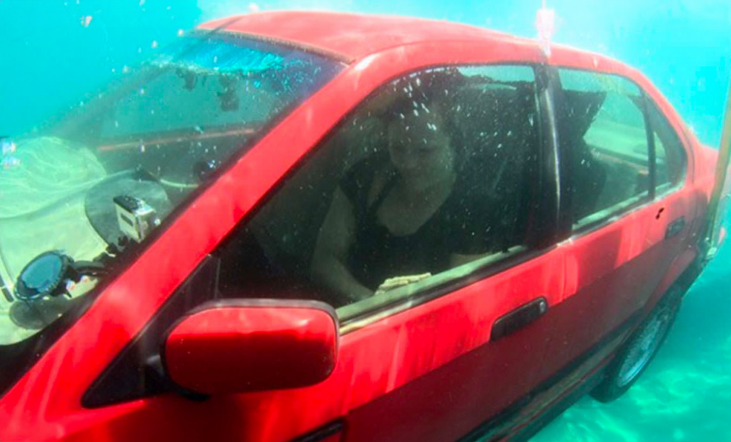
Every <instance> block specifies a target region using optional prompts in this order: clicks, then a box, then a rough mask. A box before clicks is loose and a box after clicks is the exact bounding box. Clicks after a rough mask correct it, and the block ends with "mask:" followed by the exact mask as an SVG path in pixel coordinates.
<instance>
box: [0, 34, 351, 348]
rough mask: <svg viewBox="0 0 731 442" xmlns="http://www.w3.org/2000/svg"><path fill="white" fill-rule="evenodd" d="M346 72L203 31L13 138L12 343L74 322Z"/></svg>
mask: <svg viewBox="0 0 731 442" xmlns="http://www.w3.org/2000/svg"><path fill="white" fill-rule="evenodd" d="M341 67H342V65H341V63H339V62H338V61H336V60H332V59H330V58H327V57H324V56H321V55H317V54H313V53H309V52H305V51H302V50H299V49H296V48H293V47H289V46H284V45H277V44H273V43H270V42H262V41H256V40H253V39H248V38H241V37H238V36H235V35H231V34H225V33H210V32H205V33H204V32H197V33H192V34H190V35H188V36H185V37H181V38H180V39H178V41H177V42H176V44H174V45H173V46H171V47H169V48H167V49H166V50H164V51H163V53H162V55H160V56H159V57H158V58H156V59H154V60H151V61H149V62H147V63H145V64H143V65H142V66H141V67H140V68H139V69H135V70H134V72H128V75H126V76H125V78H124V80H123V81H121V82H120V84H117V85H114V86H113V87H111V88H107V89H106V90H105V92H103V93H100V94H98V95H97V96H96V97H95V99H94V100H90V101H89V102H87V103H81V104H80V105H79V106H78V107H77V108H76V109H74V110H73V111H72V112H71V114H70V115H68V116H66V117H64V118H62V119H61V120H60V121H59V122H58V123H56V124H54V125H50V127H49V128H48V129H47V130H45V131H39V132H36V133H32V134H25V135H23V134H20V135H17V136H14V137H3V138H1V139H0V143H2V148H3V155H4V157H7V158H12V159H13V161H12V162H6V163H7V164H4V166H3V168H2V169H0V283H1V290H2V296H0V309H1V310H3V314H2V315H0V345H8V344H13V343H16V342H20V341H23V340H24V339H25V338H27V337H29V336H31V335H33V334H35V333H37V332H38V331H39V330H43V329H44V328H45V327H47V326H48V325H49V324H50V323H52V322H54V321H55V320H56V319H57V318H59V317H60V316H62V315H63V313H64V312H65V311H67V310H68V309H69V307H70V306H72V305H73V304H74V303H75V302H77V301H76V300H78V299H80V297H81V296H82V295H84V294H86V293H88V292H89V291H90V290H91V289H92V288H93V287H94V286H95V285H97V284H98V283H99V281H100V280H102V279H103V278H104V277H105V275H108V274H109V273H110V272H109V269H110V268H111V267H113V266H114V263H115V261H117V260H118V258H119V256H120V255H122V254H124V253H125V250H128V249H129V248H131V247H133V246H135V245H136V244H139V243H143V242H144V241H145V238H146V237H147V236H149V235H150V233H151V232H152V231H153V230H155V229H159V228H160V225H162V224H164V223H165V220H166V217H167V216H168V215H169V214H170V213H171V212H172V211H173V210H174V209H175V208H176V207H178V206H180V205H181V204H183V203H184V202H185V201H186V200H187V197H188V196H189V195H190V194H191V192H192V191H193V190H195V189H196V188H198V187H199V186H201V185H203V184H205V183H206V182H207V181H210V179H211V177H212V176H215V173H216V170H217V169H218V168H219V167H220V166H221V165H222V164H225V163H226V162H227V161H228V160H229V159H231V158H232V156H234V155H235V154H237V153H241V152H243V151H244V150H245V149H246V148H247V147H248V146H250V145H251V144H252V143H253V141H254V140H256V139H257V138H258V137H260V136H261V134H262V133H263V131H265V130H266V129H267V128H269V127H272V125H273V124H274V122H276V121H277V119H278V118H281V116H282V115H284V114H285V113H286V112H287V111H289V110H291V109H292V108H293V107H294V106H296V105H297V104H299V103H301V102H302V101H303V100H304V99H306V98H307V97H308V96H310V95H311V94H313V93H314V92H315V91H316V90H317V89H318V88H320V87H321V86H322V85H324V84H325V83H326V82H328V81H329V80H330V79H332V78H333V76H334V75H335V74H336V73H337V72H338V71H339V70H340V69H341ZM127 70H128V69H125V71H127ZM6 154H7V155H6Z"/></svg>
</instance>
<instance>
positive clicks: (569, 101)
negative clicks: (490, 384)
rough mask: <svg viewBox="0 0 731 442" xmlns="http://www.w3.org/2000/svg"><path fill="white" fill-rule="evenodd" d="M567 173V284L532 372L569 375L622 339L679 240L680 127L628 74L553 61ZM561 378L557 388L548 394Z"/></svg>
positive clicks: (682, 222) (568, 379) (586, 368)
mask: <svg viewBox="0 0 731 442" xmlns="http://www.w3.org/2000/svg"><path fill="white" fill-rule="evenodd" d="M558 78H559V80H560V85H561V87H560V90H559V91H558V95H557V97H558V99H557V105H558V115H559V118H558V120H559V125H558V127H559V133H558V135H559V140H560V143H561V149H562V154H563V157H564V158H565V159H566V160H567V161H565V162H564V165H563V169H562V170H563V171H564V176H565V177H566V179H565V180H564V182H563V185H562V189H564V195H566V196H567V197H568V198H567V201H565V204H564V213H565V214H566V216H565V218H564V219H565V220H566V225H567V226H568V225H569V224H570V228H568V227H567V228H566V231H567V232H570V233H568V235H570V237H569V238H568V239H567V240H566V242H565V243H564V246H565V248H566V253H567V256H566V263H567V267H566V289H565V291H564V298H563V299H562V300H561V302H560V303H559V305H558V306H556V308H555V309H553V310H552V311H551V312H549V315H547V318H546V319H547V321H550V322H551V323H552V325H553V328H552V330H553V333H554V339H553V340H552V343H551V346H550V350H549V353H548V357H547V359H546V363H545V365H544V367H543V372H542V373H541V375H540V377H541V378H542V379H554V380H556V379H558V377H555V376H554V377H552V376H553V375H554V374H555V373H564V375H567V376H564V380H563V383H565V384H566V385H570V384H571V383H572V382H576V381H578V380H579V379H581V378H582V377H583V376H585V375H587V374H589V373H590V370H591V369H593V368H595V367H596V366H597V364H598V363H600V362H601V361H602V360H603V359H605V358H606V357H607V356H608V355H609V354H610V352H611V351H612V350H613V349H614V348H616V347H617V345H618V344H619V343H621V341H622V338H623V336H625V335H626V333H627V331H629V330H630V328H631V326H632V325H633V324H634V323H635V321H636V320H637V319H638V317H639V316H640V314H641V312H642V309H643V307H644V306H645V304H646V303H647V302H648V300H649V299H650V297H651V296H652V295H653V293H654V292H655V291H656V290H657V289H658V287H659V286H660V284H661V281H662V279H663V277H664V276H665V275H666V273H667V271H668V268H669V267H670V266H671V264H672V262H673V260H674V259H675V258H676V257H677V256H678V255H679V254H680V251H681V249H682V248H683V247H684V246H685V243H684V241H685V238H686V236H687V233H688V229H687V227H686V221H687V220H688V219H691V217H692V213H693V212H692V209H693V207H692V204H691V202H690V201H689V199H688V198H686V197H685V196H684V195H683V194H682V193H681V192H680V191H679V190H680V189H681V188H682V185H683V183H684V182H685V176H686V169H687V160H686V155H685V151H684V149H683V147H682V144H681V143H680V141H679V140H678V137H677V136H676V135H674V133H673V131H672V129H671V128H670V127H669V124H668V123H667V120H666V119H665V118H664V117H663V116H662V114H660V113H659V111H658V110H657V109H656V108H655V107H654V105H653V103H652V102H651V101H648V99H647V98H646V96H645V94H644V92H643V91H642V90H641V89H640V87H639V86H637V85H636V84H635V83H634V82H632V81H630V80H629V79H628V78H625V77H622V76H619V75H612V74H604V73H598V72H591V71H583V70H577V69H569V68H558ZM561 390H562V388H557V392H556V394H559V393H560V392H561Z"/></svg>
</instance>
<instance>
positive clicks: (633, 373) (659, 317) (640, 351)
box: [590, 288, 682, 403]
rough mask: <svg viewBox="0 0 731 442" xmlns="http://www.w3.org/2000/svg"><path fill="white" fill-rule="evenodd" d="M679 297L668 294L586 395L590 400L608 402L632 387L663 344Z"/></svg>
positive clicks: (672, 292)
mask: <svg viewBox="0 0 731 442" xmlns="http://www.w3.org/2000/svg"><path fill="white" fill-rule="evenodd" d="M681 298H682V291H681V290H680V289H679V288H673V289H671V290H669V291H668V294H667V295H666V296H665V297H664V298H663V299H662V300H661V301H660V302H659V303H658V304H657V306H656V307H655V309H654V310H653V311H652V313H650V316H648V317H647V319H645V321H644V322H643V323H642V324H641V325H640V326H639V327H638V328H637V330H635V332H634V333H633V334H632V337H630V339H629V340H628V341H627V342H626V343H625V344H624V345H623V347H622V348H621V349H620V350H619V353H618V354H617V356H616V357H615V358H614V360H613V361H612V362H611V363H610V364H609V367H608V368H607V371H606V372H605V375H604V379H603V380H602V381H601V383H600V384H599V385H597V386H596V388H594V390H593V391H592V392H591V393H590V395H591V397H593V398H594V399H596V400H597V401H599V402H604V403H607V402H612V401H614V400H615V399H618V398H619V397H620V396H622V395H623V394H624V393H625V392H626V391H627V390H629V389H630V387H632V385H633V384H634V383H635V382H636V381H637V379H639V377H640V376H641V375H642V373H643V372H644V371H645V369H646V368H647V366H648V365H650V362H652V360H653V359H654V358H655V355H656V354H657V353H658V350H660V347H661V346H662V344H663V343H664V342H665V339H666V338H667V336H668V333H669V332H670V329H671V328H672V325H673V323H674V322H675V318H676V317H677V315H678V309H679V307H680V300H681Z"/></svg>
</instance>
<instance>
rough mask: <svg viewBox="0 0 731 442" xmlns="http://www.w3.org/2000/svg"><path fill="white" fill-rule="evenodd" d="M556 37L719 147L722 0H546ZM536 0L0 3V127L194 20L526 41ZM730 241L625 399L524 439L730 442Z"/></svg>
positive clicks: (150, 50)
mask: <svg viewBox="0 0 731 442" xmlns="http://www.w3.org/2000/svg"><path fill="white" fill-rule="evenodd" d="M546 6H547V7H549V8H552V9H554V10H555V11H556V14H557V31H556V34H555V37H554V41H556V42H558V43H563V44H568V45H572V46H576V47H580V48H583V49H588V50H592V51H596V52H601V53H603V54H607V55H609V56H612V57H614V58H617V59H619V60H622V61H624V62H626V63H628V64H630V65H632V66H634V67H636V68H638V69H639V70H641V71H642V72H643V73H645V74H646V75H647V76H649V77H650V79H651V80H652V81H653V82H654V83H655V84H656V85H657V86H658V87H659V88H660V90H661V91H662V92H663V93H664V94H665V95H666V96H667V97H668V99H669V100H670V101H671V102H672V103H673V105H674V106H675V107H676V109H677V110H678V111H679V112H680V113H681V115H682V116H683V117H684V118H685V120H686V122H688V124H689V125H690V126H691V127H692V128H693V130H694V131H695V132H696V134H697V135H698V136H699V137H700V139H701V140H702V141H703V142H705V143H707V144H710V145H712V146H718V144H719V140H720V137H721V122H722V119H723V111H724V107H725V101H726V93H727V90H728V87H729V80H730V79H731V1H729V0H665V1H660V0H606V1H598V0H549V1H548V2H547V5H546ZM540 7H541V2H540V0H510V1H508V0H500V1H495V0H493V1H490V0H483V1H480V2H471V1H467V0H456V1H451V2H445V1H437V0H402V1H399V2H394V1H392V0H337V1H336V0H262V1H258V2H256V3H251V2H249V1H232V0H0V136H2V135H10V134H18V133H23V132H26V131H29V130H32V129H33V128H39V127H41V126H42V124H43V121H44V120H45V119H48V118H50V117H52V116H54V115H58V114H59V113H63V112H64V111H65V110H66V109H68V108H70V107H71V106H74V105H77V104H79V103H80V102H83V101H84V100H86V99H87V98H88V97H89V95H88V94H89V93H92V92H94V91H96V90H98V89H99V88H100V87H102V86H103V85H104V84H105V83H107V82H108V81H110V80H112V79H114V78H115V77H119V76H123V75H126V74H127V73H128V72H129V71H130V70H131V69H134V66H135V64H137V63H139V62H140V61H141V60H143V59H145V58H147V57H149V56H151V55H154V53H155V51H156V50H158V48H160V47H162V46H164V45H166V44H168V43H170V42H171V41H174V40H175V39H176V38H177V37H178V35H180V34H181V33H182V32H183V31H185V30H188V29H190V28H191V27H193V26H195V25H197V24H199V23H201V22H203V21H206V20H209V19H212V18H217V17H222V16H226V15H231V14H236V13H247V12H255V11H257V10H272V9H319V10H336V11H351V12H366V13H387V14H401V15H413V16H420V17H427V18H435V19H446V20H450V21H457V22H463V23H468V24H472V25H476V26H482V27H488V28H492V29H496V30H500V31H505V32H509V33H512V34H516V35H521V36H528V37H534V36H535V35H536V31H535V29H534V22H535V14H536V10H537V9H538V8H540ZM729 263H731V249H729V247H726V248H725V249H722V250H721V252H720V253H719V255H718V256H717V258H716V259H715V260H714V261H713V262H712V263H711V264H710V265H709V266H708V268H707V269H706V270H705V272H704V273H703V275H702V276H701V278H700V279H699V280H698V281H697V282H696V284H695V285H694V286H693V288H692V289H691V290H690V292H689V293H688V295H687V297H686V299H685V301H684V305H683V307H682V309H681V311H680V315H679V317H678V321H677V323H676V325H675V327H674V329H673V331H672V332H671V334H670V336H669V338H668V341H667V343H666V344H665V346H664V347H663V349H662V350H661V352H660V354H659V355H658V357H657V358H656V359H655V361H654V362H653V363H652V364H651V366H650V368H649V369H648V371H647V372H646V373H645V374H644V376H643V378H642V379H641V380H640V381H639V382H638V383H637V384H635V386H634V387H633V388H632V389H631V390H630V391H629V393H628V394H627V395H625V396H624V397H622V398H621V399H619V400H618V401H616V402H614V403H612V404H608V405H604V404H599V403H596V402H593V401H592V400H590V399H589V398H585V399H583V400H581V401H580V402H579V403H578V404H576V405H575V406H574V407H572V408H571V409H569V410H568V411H566V412H565V413H564V414H563V415H562V416H561V417H559V418H558V419H557V420H556V421H555V422H553V423H552V424H551V425H549V426H548V427H547V428H546V429H544V430H543V431H542V432H541V433H540V434H538V435H537V436H535V438H534V439H533V440H534V441H541V442H543V441H577V442H578V441H587V442H588V441H609V442H612V441H617V442H619V441H622V442H634V441H637V442H644V441H658V442H666V441H692V442H695V441H712V442H726V441H728V442H731V424H729V421H731V315H730V314H729V312H731V271H729V270H728V267H729Z"/></svg>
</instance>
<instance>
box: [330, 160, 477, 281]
mask: <svg viewBox="0 0 731 442" xmlns="http://www.w3.org/2000/svg"><path fill="white" fill-rule="evenodd" d="M388 166H389V163H388V158H385V159H384V158H380V159H378V158H376V159H367V160H364V161H362V162H360V163H357V164H355V165H354V166H353V167H352V168H351V169H350V170H349V171H348V173H347V174H346V176H345V177H344V178H343V179H342V181H341V182H340V188H341V189H342V191H343V193H344V194H345V195H346V196H347V197H348V199H349V200H350V202H351V204H352V205H353V208H354V212H355V213H354V215H355V224H356V225H355V239H354V242H353V245H352V246H351V249H350V250H349V253H348V257H347V263H346V264H347V266H348V269H349V270H350V272H351V274H352V275H353V277H355V279H357V280H358V281H359V282H360V283H361V284H363V285H364V286H366V287H368V288H369V289H371V290H375V289H377V288H378V286H379V285H381V284H382V283H383V281H385V280H386V279H387V278H391V277H394V276H405V275H416V274H421V273H426V272H431V273H432V274H436V273H440V272H443V271H445V270H447V269H449V267H450V258H451V256H452V255H453V254H477V253H486V252H487V251H489V250H490V249H491V247H490V244H489V241H488V237H489V235H488V234H489V231H490V224H491V223H490V222H489V220H488V218H489V217H488V216H487V214H488V211H489V201H486V200H483V198H479V197H478V195H477V194H475V192H472V191H469V188H468V186H467V185H466V184H467V183H466V182H465V179H464V177H459V176H458V178H457V180H456V181H455V183H454V186H453V188H452V192H451V193H450V195H449V196H448V197H447V199H446V200H445V202H444V203H442V205H441V206H440V207H439V208H438V209H437V211H436V212H435V213H434V214H433V215H432V216H431V218H429V219H428V220H427V221H426V222H425V223H424V224H423V225H422V226H421V227H420V228H419V229H418V230H417V231H416V232H414V233H413V234H411V235H394V234H392V233H391V232H390V231H389V230H388V228H387V227H386V226H384V225H383V224H381V223H380V221H379V220H378V217H377V215H376V212H377V211H378V208H379V207H380V206H381V204H382V203H383V201H384V200H385V199H386V196H388V194H389V192H390V191H391V190H392V189H393V187H394V186H395V184H396V182H397V180H398V175H397V172H395V171H393V172H392V173H391V174H390V176H389V177H388V178H387V181H386V184H385V186H384V187H383V189H382V190H381V191H380V193H379V194H378V196H377V197H376V199H375V200H374V202H373V203H372V204H370V205H369V204H368V193H369V191H370V189H371V187H372V186H373V181H374V179H375V176H376V172H377V171H379V170H383V168H385V167H388ZM476 198H479V200H478V199H476Z"/></svg>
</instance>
